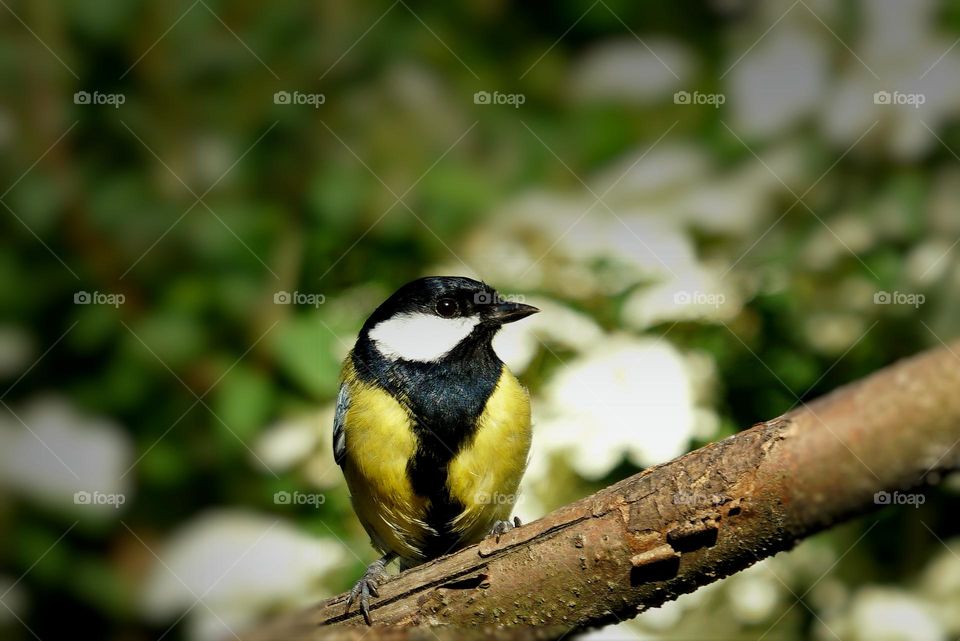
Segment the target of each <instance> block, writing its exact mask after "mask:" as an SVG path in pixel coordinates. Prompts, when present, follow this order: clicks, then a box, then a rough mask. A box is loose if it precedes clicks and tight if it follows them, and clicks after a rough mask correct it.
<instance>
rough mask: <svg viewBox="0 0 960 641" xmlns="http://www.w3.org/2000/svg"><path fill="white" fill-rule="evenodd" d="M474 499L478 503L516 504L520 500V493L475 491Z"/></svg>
mask: <svg viewBox="0 0 960 641" xmlns="http://www.w3.org/2000/svg"><path fill="white" fill-rule="evenodd" d="M474 500H475V501H476V502H477V503H478V504H480V505H516V503H517V502H518V501H519V500H520V495H519V494H505V493H503V492H477V493H476V495H475V496H474Z"/></svg>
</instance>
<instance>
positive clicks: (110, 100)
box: [73, 91, 127, 109]
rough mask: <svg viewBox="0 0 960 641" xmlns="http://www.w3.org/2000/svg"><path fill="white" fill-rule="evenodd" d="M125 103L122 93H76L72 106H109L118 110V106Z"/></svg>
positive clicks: (125, 99) (125, 98)
mask: <svg viewBox="0 0 960 641" xmlns="http://www.w3.org/2000/svg"><path fill="white" fill-rule="evenodd" d="M126 101H127V97H126V96H125V95H123V94H122V93H103V92H100V91H93V92H90V91H77V92H75V93H74V94H73V104H75V105H110V106H111V107H113V108H114V109H119V108H120V105H122V104H123V103H125V102H126Z"/></svg>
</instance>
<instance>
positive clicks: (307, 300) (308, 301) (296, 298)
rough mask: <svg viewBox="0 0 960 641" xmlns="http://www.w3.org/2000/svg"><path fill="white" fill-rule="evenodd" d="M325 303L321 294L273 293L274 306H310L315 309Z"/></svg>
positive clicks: (325, 298) (324, 297) (324, 298)
mask: <svg viewBox="0 0 960 641" xmlns="http://www.w3.org/2000/svg"><path fill="white" fill-rule="evenodd" d="M326 301H327V297H326V296H324V295H323V294H310V293H307V292H299V291H293V292H287V291H282V290H281V291H278V292H274V293H273V303H274V305H310V306H311V307H314V308H317V307H320V306H321V305H323V304H324V303H325V302H326Z"/></svg>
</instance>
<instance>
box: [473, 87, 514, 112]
mask: <svg viewBox="0 0 960 641" xmlns="http://www.w3.org/2000/svg"><path fill="white" fill-rule="evenodd" d="M526 101H527V96H526V94H522V93H501V92H499V91H494V92H492V93H491V92H489V91H478V92H476V93H474V94H473V104H475V105H510V106H512V107H513V108H514V109H518V108H519V107H520V105H522V104H523V103H525V102H526Z"/></svg>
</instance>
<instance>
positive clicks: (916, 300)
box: [873, 291, 927, 309]
mask: <svg viewBox="0 0 960 641" xmlns="http://www.w3.org/2000/svg"><path fill="white" fill-rule="evenodd" d="M925 302H927V297H926V296H924V295H923V294H910V293H906V292H898V291H893V292H887V291H878V292H874V294H873V304H874V305H910V306H912V307H913V308H914V309H917V308H919V307H920V306H921V305H923V304H924V303H925Z"/></svg>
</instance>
